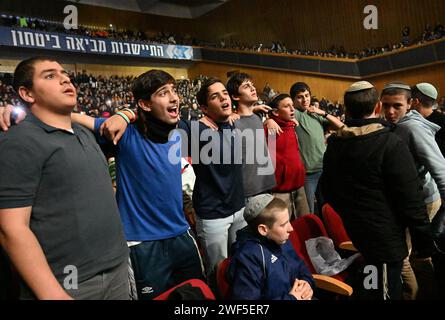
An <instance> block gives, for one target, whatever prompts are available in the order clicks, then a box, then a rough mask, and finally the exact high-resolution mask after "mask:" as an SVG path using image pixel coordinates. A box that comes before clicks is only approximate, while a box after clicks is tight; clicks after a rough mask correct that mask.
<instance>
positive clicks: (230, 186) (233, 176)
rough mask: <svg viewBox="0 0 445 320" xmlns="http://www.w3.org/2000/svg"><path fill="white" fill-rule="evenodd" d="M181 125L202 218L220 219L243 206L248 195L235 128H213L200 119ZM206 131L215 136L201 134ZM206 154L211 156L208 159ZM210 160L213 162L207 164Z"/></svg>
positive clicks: (196, 208) (220, 126) (197, 206)
mask: <svg viewBox="0 0 445 320" xmlns="http://www.w3.org/2000/svg"><path fill="white" fill-rule="evenodd" d="M179 128H180V129H182V130H183V132H184V133H185V134H186V135H185V136H183V137H182V142H183V147H182V156H183V157H184V156H191V157H192V166H193V170H194V171H195V175H196V182H195V187H194V190H193V207H194V209H195V211H196V214H197V215H198V216H199V217H200V218H201V219H221V218H226V217H228V216H231V215H232V214H234V213H235V212H237V211H239V210H240V209H241V208H242V207H244V201H245V198H244V187H243V171H242V170H243V165H242V158H241V153H240V152H239V153H236V152H235V150H236V149H237V148H238V147H240V146H237V143H238V142H237V141H238V140H237V139H235V136H236V135H237V133H236V131H235V130H234V129H235V127H233V126H231V125H229V124H228V123H227V124H219V130H218V131H212V130H211V129H210V128H209V127H207V126H206V125H204V124H203V123H201V122H199V121H192V122H191V121H184V120H181V121H180V122H179ZM204 130H208V131H207V133H208V132H211V133H212V135H213V136H211V137H208V136H206V135H205V134H204V135H203V136H201V134H202V132H203V131H204ZM200 138H202V140H203V141H200ZM239 150H241V149H240V148H239ZM187 151H188V153H187ZM213 152H216V154H213ZM206 156H209V157H211V159H205V157H206ZM237 156H238V157H237ZM198 157H199V158H198ZM207 160H212V161H211V163H206V161H207ZM215 162H217V163H215Z"/></svg>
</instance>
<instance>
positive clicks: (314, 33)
mask: <svg viewBox="0 0 445 320" xmlns="http://www.w3.org/2000/svg"><path fill="white" fill-rule="evenodd" d="M66 4H67V3H66V2H63V1H55V0H48V1H45V5H44V6H43V5H42V2H41V1H40V0H15V1H0V11H7V12H16V13H21V14H31V15H34V16H44V17H47V18H51V19H56V20H58V21H63V17H64V15H63V6H64V5H66ZM69 4H72V3H69ZM368 4H372V5H375V6H376V7H377V9H378V29H377V30H366V29H365V28H364V26H363V20H364V19H365V17H366V16H367V15H366V14H364V13H363V9H364V8H365V6H367V5H368ZM76 5H77V6H78V8H79V21H80V23H82V24H85V25H97V26H103V27H104V26H108V25H109V24H110V23H111V24H113V25H115V26H117V27H121V28H132V29H138V30H144V31H153V32H155V31H164V32H174V33H177V34H184V33H187V34H190V35H192V36H193V37H195V38H197V39H202V40H206V41H209V42H213V43H219V41H220V39H222V38H224V39H225V40H226V42H227V43H228V42H229V41H230V40H233V41H236V42H241V43H248V44H256V45H258V44H259V43H260V42H261V43H263V44H264V45H270V44H271V42H272V41H280V42H284V43H285V44H286V46H287V47H289V48H300V49H310V50H326V49H329V48H330V47H332V46H333V45H335V46H336V47H337V48H338V47H340V46H343V47H344V48H345V49H346V50H347V51H350V52H352V51H360V50H362V49H363V48H365V47H382V46H385V45H386V44H394V43H398V42H400V41H401V38H402V29H403V28H404V27H405V26H410V28H411V36H412V37H414V36H419V35H421V34H422V32H423V30H424V28H425V25H426V24H427V23H429V24H430V25H432V26H433V27H434V25H435V24H436V23H442V24H445V18H444V15H443V13H444V12H445V1H443V0H424V1H405V0H391V1H388V0H374V1H372V2H371V3H370V2H369V1H368V0H354V1H352V0H336V1H328V0H298V1H289V0H274V1H270V0H231V1H228V2H227V3H225V4H223V5H221V6H220V7H219V8H217V9H216V10H214V11H211V12H209V13H207V14H205V15H204V16H202V17H199V18H196V19H193V20H190V19H178V18H170V17H161V16H154V15H147V14H139V13H135V12H129V11H118V10H113V9H107V8H102V7H101V8H97V7H91V6H86V5H80V4H76Z"/></svg>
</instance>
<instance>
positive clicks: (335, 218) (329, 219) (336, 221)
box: [322, 203, 351, 247]
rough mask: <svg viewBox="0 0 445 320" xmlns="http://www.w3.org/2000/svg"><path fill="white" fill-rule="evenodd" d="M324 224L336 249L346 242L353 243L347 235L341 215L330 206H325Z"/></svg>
mask: <svg viewBox="0 0 445 320" xmlns="http://www.w3.org/2000/svg"><path fill="white" fill-rule="evenodd" d="M322 216H323V222H324V225H325V226H326V230H327V232H328V234H329V237H330V238H331V239H332V241H333V242H334V245H335V246H336V247H339V245H340V244H341V243H343V242H346V241H351V239H350V238H349V236H348V234H347V233H346V229H345V226H344V225H343V221H342V219H341V217H340V216H339V214H338V213H337V212H336V211H335V210H334V209H333V208H332V207H331V206H330V205H329V204H327V203H326V204H325V205H324V206H323V209H322Z"/></svg>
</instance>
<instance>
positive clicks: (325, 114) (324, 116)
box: [323, 111, 329, 119]
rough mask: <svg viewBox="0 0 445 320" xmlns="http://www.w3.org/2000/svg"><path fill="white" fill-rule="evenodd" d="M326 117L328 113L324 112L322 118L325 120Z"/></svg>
mask: <svg viewBox="0 0 445 320" xmlns="http://www.w3.org/2000/svg"><path fill="white" fill-rule="evenodd" d="M328 115H329V113H327V112H326V111H325V112H324V115H323V118H325V119H326V118H327V117H328Z"/></svg>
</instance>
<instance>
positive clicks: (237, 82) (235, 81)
mask: <svg viewBox="0 0 445 320" xmlns="http://www.w3.org/2000/svg"><path fill="white" fill-rule="evenodd" d="M247 80H252V77H251V76H250V75H248V74H247V73H244V72H236V73H234V74H233V75H232V76H231V77H230V78H229V80H228V81H227V84H226V88H227V92H229V95H230V99H232V97H234V96H235V97H237V96H238V95H239V87H240V86H241V85H242V84H243V82H244V81H247ZM232 102H233V104H235V105H236V104H237V101H234V100H233V99H232Z"/></svg>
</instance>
